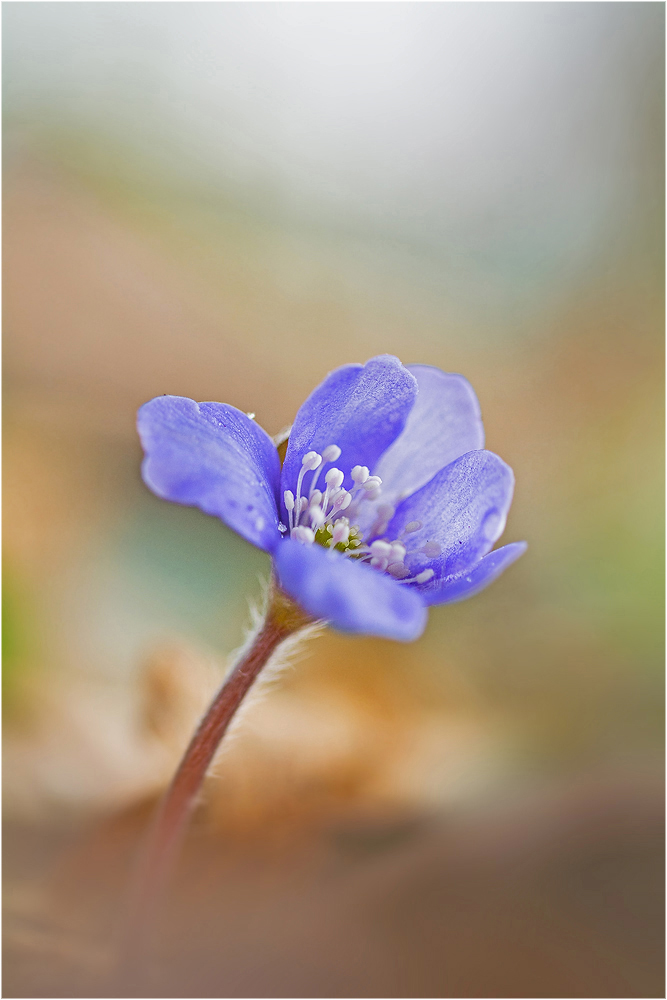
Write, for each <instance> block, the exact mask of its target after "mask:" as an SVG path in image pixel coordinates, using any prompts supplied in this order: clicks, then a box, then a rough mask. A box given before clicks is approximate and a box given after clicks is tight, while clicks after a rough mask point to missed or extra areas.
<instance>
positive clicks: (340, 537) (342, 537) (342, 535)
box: [333, 518, 350, 545]
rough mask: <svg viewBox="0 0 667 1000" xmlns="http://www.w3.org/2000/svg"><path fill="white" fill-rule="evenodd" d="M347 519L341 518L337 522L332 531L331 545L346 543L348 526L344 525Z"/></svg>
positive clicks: (347, 524)
mask: <svg viewBox="0 0 667 1000" xmlns="http://www.w3.org/2000/svg"><path fill="white" fill-rule="evenodd" d="M346 521H347V518H341V520H340V521H337V522H336V524H335V525H334V529H333V544H334V545H338V543H339V542H347V540H348V539H349V537H350V525H349V523H346Z"/></svg>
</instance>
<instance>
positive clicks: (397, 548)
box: [389, 542, 406, 563]
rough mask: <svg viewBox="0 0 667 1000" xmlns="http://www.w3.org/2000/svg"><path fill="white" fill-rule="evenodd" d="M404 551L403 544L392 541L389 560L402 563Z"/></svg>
mask: <svg viewBox="0 0 667 1000" xmlns="http://www.w3.org/2000/svg"><path fill="white" fill-rule="evenodd" d="M405 552H406V549H405V545H403V544H402V543H401V542H392V545H391V555H390V556H389V559H390V561H391V562H393V563H402V562H403V560H404V559H405Z"/></svg>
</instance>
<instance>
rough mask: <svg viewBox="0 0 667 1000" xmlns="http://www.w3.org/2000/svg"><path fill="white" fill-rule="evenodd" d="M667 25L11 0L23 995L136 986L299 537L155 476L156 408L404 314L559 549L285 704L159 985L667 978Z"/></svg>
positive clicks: (212, 803) (292, 681)
mask: <svg viewBox="0 0 667 1000" xmlns="http://www.w3.org/2000/svg"><path fill="white" fill-rule="evenodd" d="M663 21H664V8H663V6H662V5H661V4H657V3H582V4H561V3H540V4H519V3H516V4H515V3H474V4H464V3H454V2H452V3H400V2H399V3H364V2H360V3H353V4H346V3H312V4H311V3H248V4H245V3H235V2H230V3H217V2H213V3H178V2H177V3H119V2H111V3H89V2H83V3H39V2H38V3H30V4H28V3H7V4H5V5H4V7H3V29H4V30H3V43H4V44H3V54H4V75H3V89H4V159H5V163H4V471H5V475H4V589H3V617H4V634H3V648H4V688H3V690H4V717H5V723H4V740H5V750H4V794H5V813H4V816H5V838H4V842H5V880H4V881H5V924H4V929H5V949H6V952H5V990H4V992H5V995H7V996H32V997H34V996H50V997H53V996H69V997H71V996H113V995H119V992H120V991H121V990H122V987H119V986H118V984H116V986H115V987H114V986H112V985H109V984H110V982H112V981H111V980H110V979H109V976H110V974H111V972H110V970H111V969H112V966H113V951H114V948H113V941H114V934H115V933H116V930H117V928H118V926H119V924H120V923H122V899H123V886H124V884H125V882H126V880H127V873H128V871H129V866H130V865H131V860H132V857H133V855H134V852H135V850H136V844H137V842H138V838H139V837H140V836H141V833H142V831H143V830H144V829H145V825H146V822H147V819H148V816H149V814H150V810H151V808H152V805H153V803H154V801H155V798H156V796H157V795H158V794H159V792H160V790H161V789H162V788H163V787H164V784H165V783H166V781H167V780H168V779H169V777H170V774H171V773H172V771H173V768H174V767H175V765H176V762H177V760H178V758H179V755H180V753H181V752H182V750H183V748H184V746H185V743H186V742H187V739H188V737H189V734H190V732H191V730H192V727H193V725H194V724H195V721H196V719H197V715H198V712H199V711H200V710H201V709H202V707H203V706H204V705H205V704H206V702H207V699H208V698H210V696H211V693H212V692H213V690H214V689H215V687H216V685H217V684H218V683H219V682H220V679H221V677H222V676H223V674H224V670H225V663H226V658H227V656H228V654H229V652H230V651H231V650H232V649H233V648H234V647H235V646H237V645H238V644H239V643H240V642H241V641H242V638H243V631H244V627H245V625H246V624H247V619H248V600H249V599H254V600H257V599H258V598H259V594H260V582H259V580H260V578H261V577H266V576H267V573H268V561H267V559H266V557H265V556H264V555H263V554H262V553H259V552H258V551H256V550H255V549H253V548H251V547H250V546H249V545H248V544H246V543H244V542H243V541H242V540H240V539H239V538H238V537H236V536H235V535H234V534H233V533H232V532H230V531H229V530H228V529H227V528H225V527H224V526H223V525H222V524H221V523H220V522H218V521H217V520H215V519H212V518H208V517H206V516H205V515H203V514H201V513H200V512H198V511H196V510H193V509H186V508H179V507H177V506H174V505H169V504H167V503H164V502H162V501H160V500H158V499H157V498H156V497H154V496H153V495H152V494H150V493H149V492H148V491H147V490H146V488H145V487H144V486H143V485H142V483H141V480H140V477H139V466H140V460H141V452H140V448H139V444H138V441H137V437H136V432H135V425H134V421H135V413H136V410H137V408H138V406H140V404H141V403H143V402H144V401H146V400H148V399H150V398H152V397H153V396H155V395H158V394H161V393H173V394H176V395H184V396H191V397H193V398H195V399H197V400H221V401H225V402H229V403H232V404H234V405H235V406H237V407H239V408H240V409H242V410H244V411H248V410H251V411H254V412H255V413H256V414H257V419H258V421H259V422H260V423H261V424H262V425H263V426H264V427H265V428H266V429H267V430H268V431H269V433H275V432H276V431H278V430H279V429H280V428H281V427H283V426H284V425H286V424H289V423H290V422H291V420H292V419H293V417H294V414H295V412H296V410H297V408H298V406H299V405H300V403H301V402H302V401H303V399H304V398H305V397H306V395H307V394H308V393H309V392H310V391H311V389H312V388H313V387H314V386H315V385H317V383H318V382H319V381H320V380H321V379H322V378H323V376H324V375H325V374H326V373H327V372H328V371H329V370H330V369H332V368H334V367H336V366H338V365H340V364H344V363H346V362H350V361H359V362H363V361H365V360H366V359H368V358H369V357H371V356H373V355H374V354H378V353H384V352H389V353H393V354H396V355H398V356H399V357H400V358H401V359H402V360H403V361H404V362H405V363H414V362H422V363H427V364H431V365H436V366H439V367H441V368H443V369H445V370H447V371H456V372H461V373H463V374H464V375H466V376H467V378H468V379H469V380H470V381H471V383H472V384H473V386H474V387H475V389H476V391H477V394H478V396H479V399H480V403H481V407H482V413H483V416H484V421H485V426H486V430H487V446H488V447H489V448H490V449H492V450H494V451H496V452H498V453H499V454H500V455H501V456H502V457H503V458H504V459H505V460H506V461H508V462H509V463H510V465H512V467H513V468H514V470H515V474H516V481H517V486H516V493H515V500H514V504H513V507H512V511H511V514H510V518H509V521H508V526H507V530H506V532H505V535H504V538H503V541H515V540H520V539H527V540H528V542H529V549H528V553H527V555H526V556H524V557H523V558H522V559H521V560H520V562H519V563H517V564H516V566H514V567H512V568H511V569H510V570H509V571H508V572H507V573H506V575H505V576H503V577H502V578H501V579H500V580H499V581H498V582H497V583H495V584H494V585H493V586H492V587H491V588H490V589H489V590H487V591H486V592H484V593H483V594H481V595H480V596H478V597H476V598H474V599H473V600H470V601H468V602H466V603H462V604H460V605H453V606H450V607H443V608H436V609H434V610H433V611H432V613H431V616H430V622H429V625H428V629H427V631H426V634H425V635H424V637H423V638H422V639H421V640H420V641H419V642H417V643H415V644H413V645H408V646H404V645H400V644H392V643H390V642H384V641H379V640H371V639H358V638H350V637H345V636H341V635H336V634H333V633H327V634H326V635H325V637H324V638H319V639H316V640H313V642H312V643H311V644H310V645H309V646H307V647H305V648H304V650H303V651H302V654H301V657H300V659H299V661H298V662H296V663H295V664H294V665H293V666H291V667H290V668H289V669H288V670H286V671H285V672H284V673H283V674H282V676H281V677H279V678H278V679H277V680H275V681H274V682H273V683H272V684H271V685H270V686H269V687H266V688H265V689H264V690H263V691H262V692H261V697H259V696H255V697H254V698H253V699H251V704H250V705H249V706H248V708H247V710H246V712H245V714H244V718H243V720H242V723H241V724H240V725H239V726H238V727H237V729H236V732H235V735H234V736H233V738H232V739H231V740H230V742H229V745H228V746H227V747H226V748H225V750H224V751H223V752H222V754H221V756H220V758H219V759H218V762H217V763H216V766H215V768H214V774H213V776H212V777H211V779H210V780H209V781H208V783H207V787H206V793H205V796H204V800H203V804H202V807H201V809H200V811H199V813H198V816H197V818H196V821H195V823H194V825H193V830H192V834H191V837H190V839H189V841H188V844H187V846H186V850H185V852H184V855H183V858H182V860H181V863H180V865H179V870H178V872H177V875H176V878H175V881H174V885H173V888H172V892H171V895H170V899H169V903H168V905H167V906H166V908H165V912H164V917H163V925H162V931H161V938H160V940H159V941H158V944H157V949H158V950H157V955H158V956H159V961H158V962H157V964H156V966H155V969H154V972H153V975H154V980H153V985H152V987H151V989H152V990H153V992H149V993H148V995H156V996H182V997H183V996H218V997H219V996H304V997H306V996H311V997H313V996H323V997H330V996H410V997H412V996H446V997H451V996H477V997H479V996H484V997H502V996H533V997H534V996H545V997H550V996H577V997H581V996H624V997H629V996H659V995H663V994H664V987H663V979H662V960H661V946H662V940H663V937H662V931H661V919H662V918H661V914H662V902H661V890H662V885H663V877H662V873H661V872H662V857H663V854H662V847H661V829H662V824H661V804H662V785H661V761H662V714H663V692H662V669H663V668H662V665H663V607H664V598H663V556H662V552H663V527H664V516H663V484H664V464H663V426H664V425H663V373H664V362H663V324H664V319H663V277H664V257H663V183H664V182H663V151H664V107H663V90H664V69H663V27H664V26H663ZM114 989H115V990H116V992H114ZM128 989H129V987H128ZM131 995H137V994H136V993H131Z"/></svg>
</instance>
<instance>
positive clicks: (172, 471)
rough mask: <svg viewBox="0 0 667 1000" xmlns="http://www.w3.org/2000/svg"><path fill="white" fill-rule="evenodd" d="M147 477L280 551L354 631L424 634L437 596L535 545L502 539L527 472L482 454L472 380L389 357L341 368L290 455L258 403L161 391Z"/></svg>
mask: <svg viewBox="0 0 667 1000" xmlns="http://www.w3.org/2000/svg"><path fill="white" fill-rule="evenodd" d="M138 428H139V434H140V437H141V441H142V444H143V447H144V451H145V455H146V457H145V459H144V462H143V466H142V475H143V479H144V482H145V483H146V485H147V486H148V487H149V488H150V489H151V490H153V492H154V493H156V494H157V495H158V496H160V497H163V498H164V499H166V500H172V501H174V502H175V503H181V504H186V505H188V506H194V507H199V508H200V509H201V510H203V511H205V512H206V513H207V514H212V515H214V516H215V517H219V518H220V519H221V520H222V521H224V522H225V524H227V525H228V526H229V527H230V528H232V529H233V530H234V531H236V532H238V534H239V535H241V536H242V537H243V538H245V539H247V541H249V542H251V543H252V544H253V545H256V546H257V547H258V548H260V549H264V550H265V551H266V552H269V553H270V554H271V556H272V558H273V563H274V571H275V574H276V577H277V580H278V582H279V584H280V586H281V587H282V589H283V590H284V591H285V592H286V593H287V594H288V595H289V596H290V597H292V598H293V599H294V600H295V601H296V602H297V603H298V604H299V605H300V606H301V607H302V608H303V609H304V610H305V611H306V612H308V614H309V615H311V616H312V617H313V618H316V619H323V620H325V621H327V622H329V623H330V624H331V625H332V626H333V627H334V628H337V629H339V630H341V631H343V632H353V633H366V634H370V635H377V636H383V637H385V638H390V639H398V640H402V641H404V642H409V641H412V640H413V639H416V638H418V637H419V636H420V635H421V633H422V631H423V629H424V626H425V624H426V617H427V607H428V606H429V605H431V604H447V603H450V602H452V601H460V600H463V599H464V598H466V597H471V596H472V595H473V594H476V593H478V591H480V590H482V589H483V588H484V587H486V586H487V585H488V584H489V583H491V582H492V581H493V580H495V578H496V577H497V576H499V575H500V573H502V571H503V570H504V569H506V568H507V566H509V565H510V564H511V563H513V562H514V560H515V559H518V557H519V556H520V555H521V554H522V553H523V552H524V551H525V549H526V544H525V542H514V543H512V544H510V545H505V546H504V547H503V548H500V549H496V550H495V551H491V549H492V547H493V545H494V543H495V542H496V541H497V540H498V538H499V537H500V535H501V534H502V532H503V529H504V527H505V521H506V518H507V512H508V510H509V507H510V503H511V501H512V492H513V489H514V476H513V473H512V470H511V469H510V468H509V466H508V465H506V464H505V462H503V461H502V459H500V458H498V456H497V455H494V454H493V453H492V452H490V451H485V450H484V428H483V426H482V419H481V416H480V412H479V404H478V402H477V398H476V396H475V393H474V392H473V390H472V388H471V386H470V385H469V383H468V382H467V381H466V379H464V378H463V377H462V376H461V375H452V374H448V373H446V372H442V371H440V370H439V369H438V368H431V367H429V366H427V365H408V366H403V365H402V364H401V362H400V361H399V360H398V358H395V357H392V356H391V355H380V356H379V357H376V358H371V360H370V361H368V362H367V363H366V364H365V365H357V364H354V365H344V366H343V367H342V368H337V369H336V370H335V371H333V372H331V373H330V374H329V375H328V376H327V377H326V378H325V380H324V381H323V382H322V384H321V385H319V386H318V387H317V388H316V389H315V390H314V392H313V393H311V395H310V396H309V397H308V399H307V400H306V402H305V403H304V404H303V406H302V407H301V409H300V410H299V412H298V413H297V415H296V420H295V421H294V425H293V427H292V429H291V432H290V436H289V442H288V445H287V453H286V455H285V461H284V463H283V466H282V470H281V465H280V458H279V456H278V450H277V448H276V445H275V444H274V442H273V440H272V439H271V438H270V437H269V435H268V434H267V433H266V432H265V431H264V430H262V428H261V427H260V426H259V425H258V424H257V423H255V421H254V419H252V417H251V416H250V415H247V414H245V413H241V411H240V410H237V409H236V408H235V407H233V406H229V405H228V404H226V403H195V402H194V400H192V399H186V398H184V397H182V396H158V397H157V398H156V399H152V400H151V401H150V402H148V403H146V404H145V405H144V406H142V407H141V409H140V410H139V417H138Z"/></svg>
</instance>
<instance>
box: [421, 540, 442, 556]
mask: <svg viewBox="0 0 667 1000" xmlns="http://www.w3.org/2000/svg"><path fill="white" fill-rule="evenodd" d="M421 551H422V552H423V553H424V555H425V556H428V557H429V559H435V557H436V556H439V555H440V553H441V552H442V546H440V545H438V543H437V542H427V543H426V545H424V546H423V548H422V550H421Z"/></svg>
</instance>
